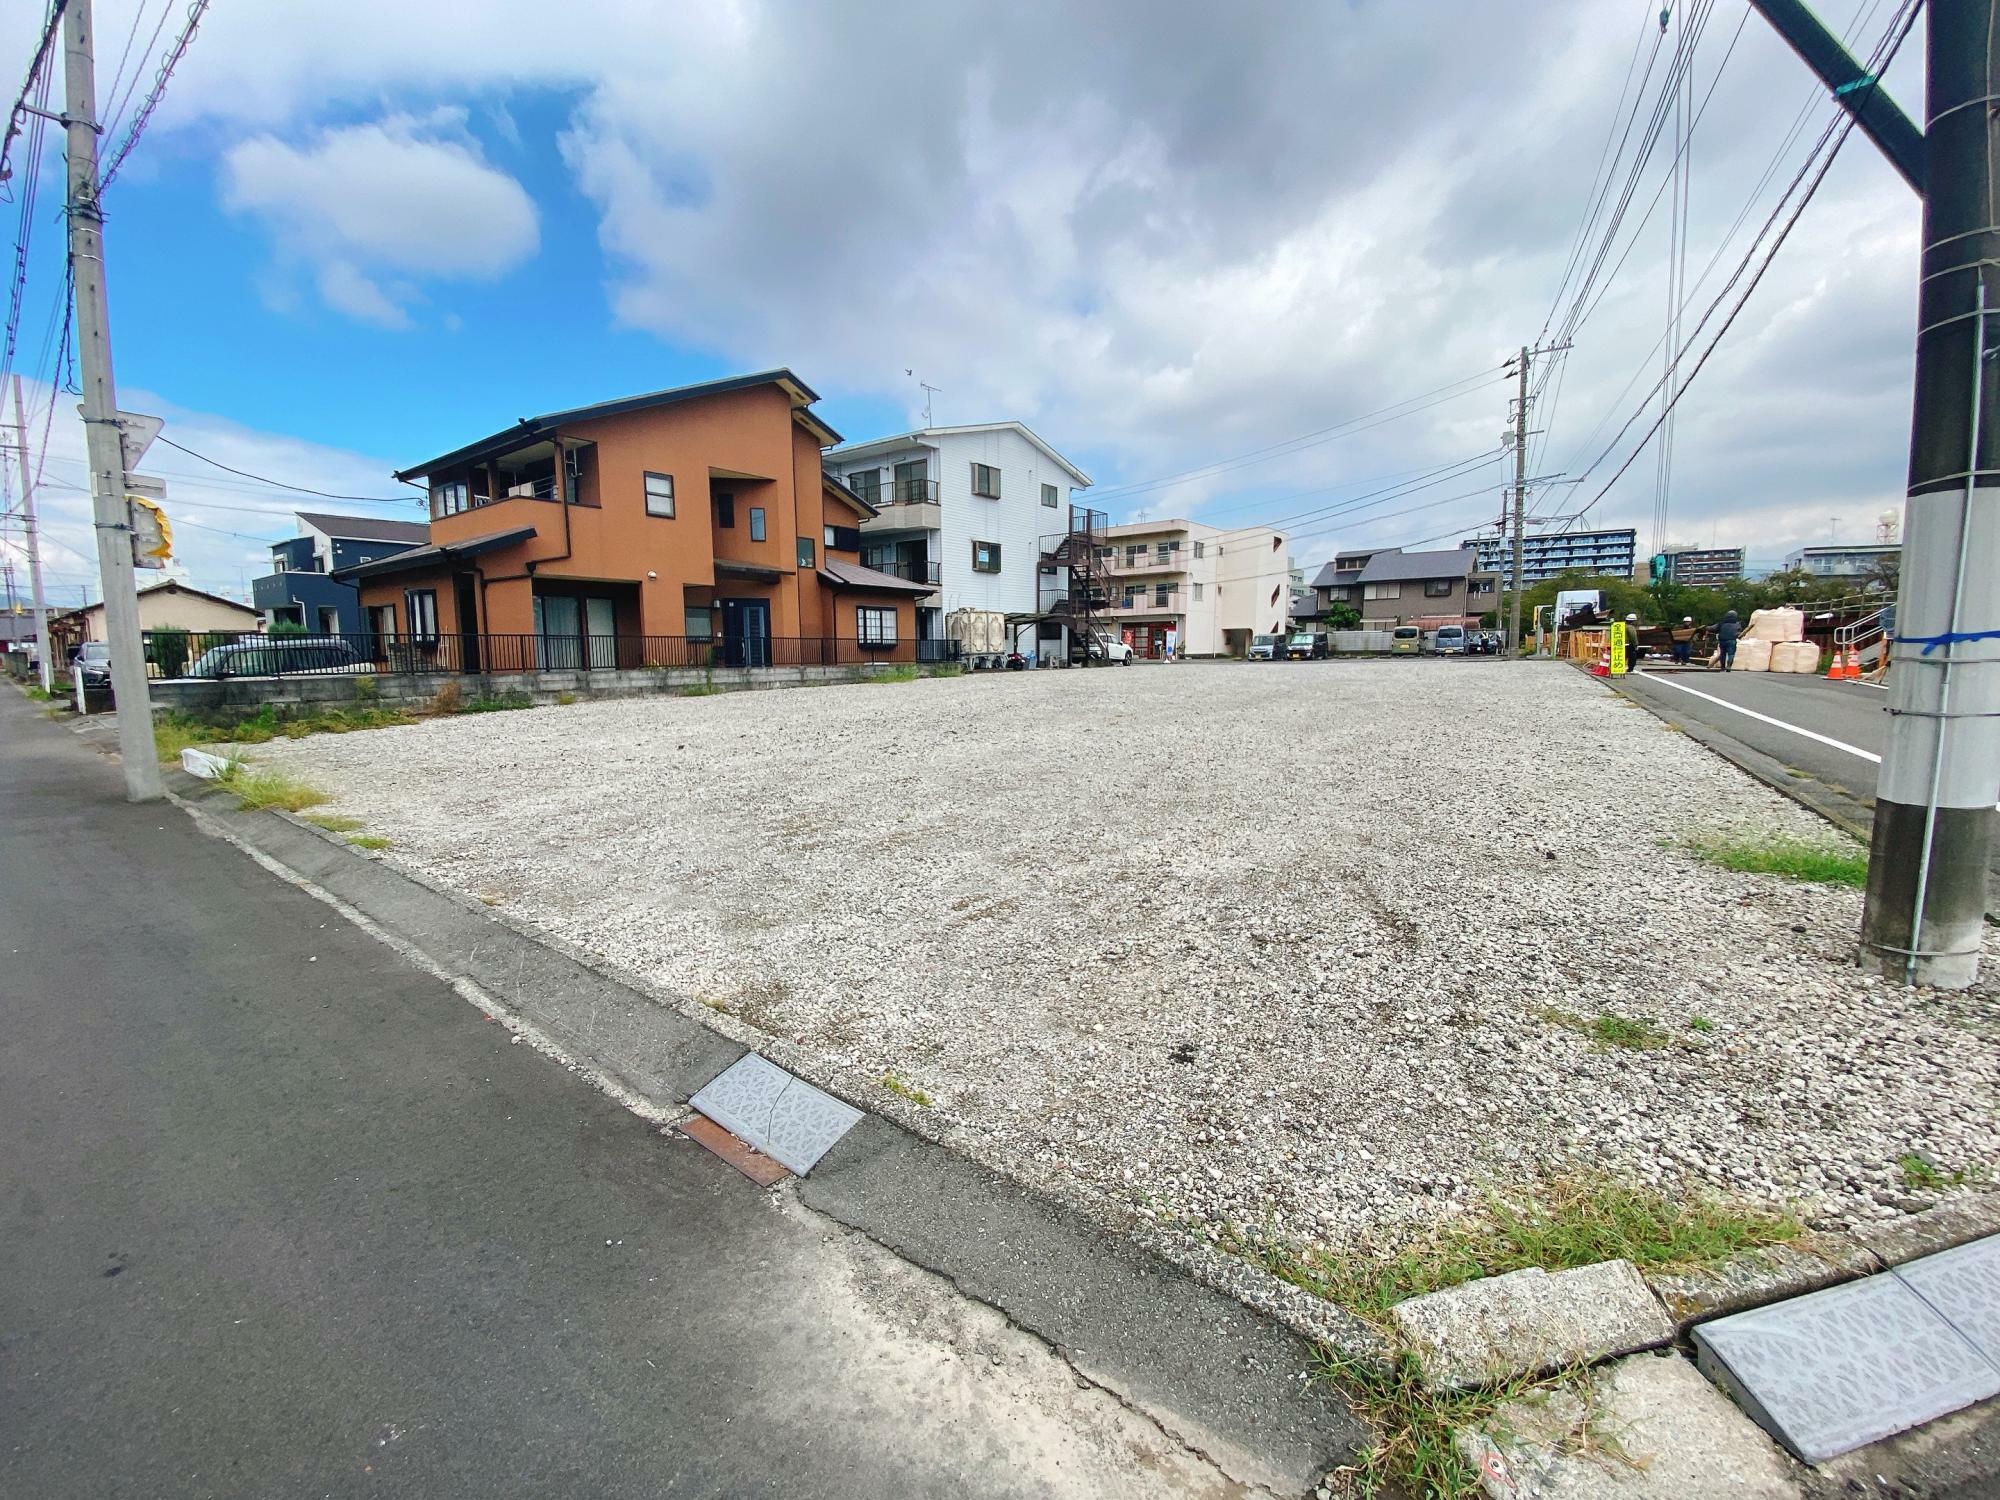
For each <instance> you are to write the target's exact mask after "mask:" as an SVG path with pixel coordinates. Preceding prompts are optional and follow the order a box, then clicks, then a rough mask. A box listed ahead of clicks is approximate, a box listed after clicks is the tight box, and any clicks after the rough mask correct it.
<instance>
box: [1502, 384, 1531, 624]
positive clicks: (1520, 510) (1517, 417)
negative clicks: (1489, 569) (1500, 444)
mask: <svg viewBox="0 0 2000 1500" xmlns="http://www.w3.org/2000/svg"><path fill="white" fill-rule="evenodd" d="M1532 357H1533V356H1532V354H1531V353H1530V352H1529V349H1528V346H1527V345H1526V344H1523V345H1522V346H1521V365H1520V368H1519V369H1517V370H1516V371H1515V372H1514V374H1515V377H1516V378H1517V379H1518V380H1519V382H1520V394H1518V395H1517V396H1516V397H1515V398H1514V597H1513V603H1512V605H1511V606H1510V607H1509V609H1508V612H1507V654H1508V656H1510V657H1512V656H1518V655H1520V653H1521V574H1522V572H1523V566H1522V559H1523V554H1524V553H1525V552H1526V550H1527V549H1526V544H1525V542H1524V540H1523V537H1522V532H1523V531H1524V529H1525V528H1526V526H1527V524H1528V361H1529V360H1530V359H1531V358H1532Z"/></svg>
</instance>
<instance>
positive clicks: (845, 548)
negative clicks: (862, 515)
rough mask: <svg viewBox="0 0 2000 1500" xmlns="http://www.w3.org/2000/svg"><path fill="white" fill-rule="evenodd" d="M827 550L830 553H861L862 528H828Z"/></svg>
mask: <svg viewBox="0 0 2000 1500" xmlns="http://www.w3.org/2000/svg"><path fill="white" fill-rule="evenodd" d="M826 550H827V551H829V552H859V551H860V550H861V528H860V527H858V526H829V527H827V528H826Z"/></svg>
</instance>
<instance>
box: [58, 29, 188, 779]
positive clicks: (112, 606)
mask: <svg viewBox="0 0 2000 1500" xmlns="http://www.w3.org/2000/svg"><path fill="white" fill-rule="evenodd" d="M92 46H93V33H92V26H91V17H90V0H69V4H68V7H67V8H66V9H65V10H64V12H63V127H64V130H65V132H66V139H67V144H68V153H67V154H68V158H69V254H70V264H71V265H72V266H74V267H75V269H76V337H77V356H78V360H79V362H80V364H81V367H82V371H83V431H84V442H85V447H86V451H87V453H88V456H89V461H90V502H91V511H92V513H93V515H94V517H95V519H96V530H97V570H98V577H99V580H100V581H101V582H102V584H103V587H104V634H105V639H106V643H107V644H108V645H109V647H110V652H111V687H112V691H113V692H114V693H115V694H116V695H117V698H118V754H119V758H120V759H121V760H122V761H123V763H124V769H125V795H126V797H127V798H128V799H130V800H131V801H133V802H152V801H156V800H158V799H159V798H160V797H161V796H163V795H165V788H164V787H163V786H162V785H161V782H160V764H159V759H158V754H157V752H156V751H155V749H154V747H153V702H152V696H151V692H150V690H149V688H148V685H147V680H146V652H145V647H144V645H143V643H142V641H141V639H140V634H139V594H138V588H137V585H136V584H135V582H134V579H133V568H132V521H131V514H130V507H129V506H128V505H127V504H126V501H125V450H124V441H123V438H122V435H121V433H120V430H119V426H118V392H117V387H116V384H115V382H114V381H113V379H112V375H111V314H110V309H109V307H108V306H107V304H106V300H105V291H104V215H103V213H102V211H101V210H100V208H99V206H98V202H97V77H96V68H95V61H94V58H93V57H92Z"/></svg>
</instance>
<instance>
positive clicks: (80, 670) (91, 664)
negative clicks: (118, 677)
mask: <svg viewBox="0 0 2000 1500" xmlns="http://www.w3.org/2000/svg"><path fill="white" fill-rule="evenodd" d="M69 669H70V671H71V672H72V673H73V674H74V675H75V676H76V678H77V680H78V681H80V682H81V683H82V684H83V685H84V686H85V687H110V686H111V647H110V646H109V645H107V644H106V643H105V642H103V641H85V642H84V643H83V644H82V645H81V646H79V647H77V648H76V650H75V651H74V652H72V653H71V654H70V659H69Z"/></svg>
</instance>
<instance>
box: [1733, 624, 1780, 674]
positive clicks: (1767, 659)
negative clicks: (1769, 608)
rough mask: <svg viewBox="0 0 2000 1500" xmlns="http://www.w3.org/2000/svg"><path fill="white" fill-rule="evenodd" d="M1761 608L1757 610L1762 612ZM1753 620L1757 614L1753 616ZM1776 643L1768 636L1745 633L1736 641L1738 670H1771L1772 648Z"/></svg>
mask: <svg viewBox="0 0 2000 1500" xmlns="http://www.w3.org/2000/svg"><path fill="white" fill-rule="evenodd" d="M1763 612H1764V611H1762V610H1761V609H1760V610H1758V611H1757V613H1758V614H1762V613H1763ZM1752 618H1753V620H1754V618H1755V616H1753V617H1752ZM1775 644H1776V643H1775V642H1774V641H1772V640H1771V639H1770V638H1769V637H1768V636H1764V637H1759V636H1752V635H1745V636H1743V637H1742V638H1741V639H1739V640H1738V641H1737V642H1736V670H1737V671H1739V672H1768V671H1770V670H1771V648H1772V646H1773V645H1775Z"/></svg>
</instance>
